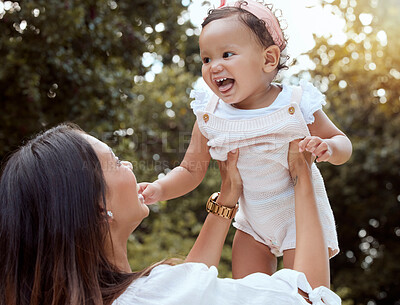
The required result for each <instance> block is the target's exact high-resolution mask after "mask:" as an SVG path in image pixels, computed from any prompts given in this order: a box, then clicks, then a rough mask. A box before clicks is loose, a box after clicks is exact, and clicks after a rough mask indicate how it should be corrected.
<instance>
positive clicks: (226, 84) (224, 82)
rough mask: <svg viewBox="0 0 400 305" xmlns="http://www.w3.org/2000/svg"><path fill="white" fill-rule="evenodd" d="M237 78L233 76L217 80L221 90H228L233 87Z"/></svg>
mask: <svg viewBox="0 0 400 305" xmlns="http://www.w3.org/2000/svg"><path fill="white" fill-rule="evenodd" d="M234 82H235V80H234V79H233V78H226V77H225V78H221V79H217V80H215V83H216V84H217V86H218V89H219V91H220V92H226V91H228V90H229V89H231V88H232V87H233V84H234Z"/></svg>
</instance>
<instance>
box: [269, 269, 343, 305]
mask: <svg viewBox="0 0 400 305" xmlns="http://www.w3.org/2000/svg"><path fill="white" fill-rule="evenodd" d="M272 277H275V279H277V280H278V279H279V280H282V281H283V282H285V283H286V284H289V286H290V287H292V289H293V292H296V293H297V291H298V289H301V290H302V291H304V292H305V293H307V294H308V298H309V300H310V302H311V304H313V305H340V304H342V300H341V299H340V297H339V296H338V295H337V294H336V293H334V292H333V291H332V290H330V289H328V288H326V287H324V286H320V287H317V288H315V289H312V288H311V286H310V284H309V283H308V281H307V278H306V276H305V275H304V273H301V272H297V271H294V270H291V269H281V270H279V271H278V272H276V273H274V274H273V275H272Z"/></svg>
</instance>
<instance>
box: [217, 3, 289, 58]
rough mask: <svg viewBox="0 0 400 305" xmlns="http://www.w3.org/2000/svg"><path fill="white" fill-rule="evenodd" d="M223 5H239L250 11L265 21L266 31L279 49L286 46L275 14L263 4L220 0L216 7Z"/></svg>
mask: <svg viewBox="0 0 400 305" xmlns="http://www.w3.org/2000/svg"><path fill="white" fill-rule="evenodd" d="M223 7H240V8H242V9H244V10H246V11H248V12H249V13H252V14H253V15H254V16H256V17H257V18H258V19H261V20H263V21H264V22H265V27H266V28H267V31H268V33H269V34H270V35H271V37H272V39H273V41H274V43H275V44H276V45H277V46H278V47H279V49H280V50H281V51H283V49H284V48H285V47H286V43H285V39H284V38H283V33H282V30H281V28H280V26H279V22H278V20H277V19H276V17H275V15H274V14H273V13H272V12H271V11H270V10H269V9H268V8H267V7H265V6H264V5H262V4H261V3H258V2H256V1H254V0H246V1H244V2H241V1H229V3H226V0H221V5H220V6H219V7H218V8H223Z"/></svg>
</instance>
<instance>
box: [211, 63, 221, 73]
mask: <svg viewBox="0 0 400 305" xmlns="http://www.w3.org/2000/svg"><path fill="white" fill-rule="evenodd" d="M223 69H224V67H223V66H222V65H221V63H220V62H215V63H214V64H213V65H212V66H211V71H212V72H221V71H222V70H223Z"/></svg>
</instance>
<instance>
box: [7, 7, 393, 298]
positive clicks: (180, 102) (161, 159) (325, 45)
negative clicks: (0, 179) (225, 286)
mask: <svg viewBox="0 0 400 305" xmlns="http://www.w3.org/2000/svg"><path fill="white" fill-rule="evenodd" d="M323 4H324V5H329V6H331V7H332V8H333V10H334V12H335V13H336V14H339V15H341V16H342V17H343V18H344V19H345V20H346V34H347V36H348V40H347V41H346V43H344V44H343V45H335V44H331V43H330V39H329V38H325V37H322V38H321V37H316V46H315V48H314V49H313V50H311V51H310V53H309V56H310V58H311V59H312V60H313V61H314V62H315V64H316V67H315V69H314V70H312V71H307V72H303V73H300V75H298V76H300V77H302V76H303V75H302V74H307V75H308V76H309V75H310V74H311V77H312V79H313V82H314V83H315V85H316V86H318V87H319V88H320V89H321V91H323V92H324V93H325V94H326V96H327V100H328V105H327V107H326V112H327V113H328V115H329V116H330V117H331V118H332V120H333V121H334V122H335V123H337V125H338V126H339V127H340V128H341V129H342V130H343V131H344V132H345V133H346V134H348V135H349V137H350V138H351V139H352V142H353V147H354V152H353V157H352V159H351V160H350V161H349V162H348V163H347V164H346V165H343V166H339V167H335V166H332V165H329V164H326V165H324V164H323V165H321V168H322V171H323V175H324V178H325V181H326V186H327V189H328V193H329V195H330V198H331V204H332V207H333V209H334V212H335V216H336V220H337V224H338V233H339V241H340V247H341V250H342V252H341V253H340V254H339V255H338V256H337V257H335V258H334V259H333V260H332V262H331V265H332V278H333V287H334V289H335V290H336V291H337V292H339V293H340V294H341V296H342V297H343V299H344V300H345V304H354V305H358V304H399V302H400V301H399V288H398V287H400V280H399V276H398V274H399V273H400V272H399V271H400V265H399V264H398V258H399V257H400V223H399V219H400V204H399V201H400V197H399V195H400V189H399V186H400V183H399V181H400V179H399V175H400V160H399V154H398V151H399V148H400V147H399V146H400V139H399V135H398V130H399V129H400V119H399V115H398V114H399V112H400V99H399V96H400V86H399V81H400V59H399V56H398V54H397V53H398V51H397V50H398V49H399V47H400V46H399V44H400V42H399V40H398V39H396V38H398V37H399V36H400V35H399V34H400V33H399V28H398V24H397V23H398V19H399V16H400V11H399V9H400V8H399V2H398V0H380V1H379V0H368V1H367V0H359V1H355V0H340V1H339V0H333V1H326V2H324V3H323ZM2 7H3V8H4V9H3V10H2V9H1V8H2ZM362 14H364V15H362ZM185 16H186V11H185V7H184V6H182V4H181V2H180V1H177V0H174V1H165V0H164V1H163V0H160V1H155V0H150V1H144V0H134V1H127V0H120V1H112V0H99V1H89V0H83V1H79V2H78V1H71V0H66V1H55V0H47V1H44V0H36V1H29V0H28V1H16V2H15V1H4V0H0V31H1V33H2V35H1V36H0V58H1V64H0V158H2V157H3V156H5V155H6V154H7V153H9V152H10V151H11V150H13V149H14V148H16V147H17V146H18V145H19V144H20V143H21V140H22V139H26V138H27V137H30V136H31V135H33V134H35V133H36V132H37V131H39V130H41V129H42V128H47V127H50V126H52V125H55V124H57V123H59V122H62V121H67V120H68V121H74V122H76V123H78V124H79V125H81V126H82V128H83V129H84V130H86V131H89V132H91V133H92V134H93V135H95V136H97V137H100V138H101V139H103V140H104V141H106V142H107V143H108V144H110V146H112V147H113V148H114V149H115V151H116V153H117V154H118V155H120V157H121V158H123V159H127V160H130V161H132V163H133V165H134V171H135V174H136V176H137V179H138V180H139V181H153V180H154V179H156V178H157V177H159V175H164V174H166V173H168V171H169V170H171V169H172V168H173V167H175V166H177V165H178V164H179V162H180V161H181V159H182V157H183V155H184V152H185V149H186V148H187V145H188V143H189V139H190V133H191V129H192V126H193V123H194V115H193V113H192V111H191V109H190V106H189V102H190V100H189V99H188V95H189V92H190V90H191V88H192V86H193V82H194V81H195V79H196V76H198V75H199V72H200V59H199V56H198V47H197V37H196V36H195V35H192V36H190V35H191V33H192V32H193V30H192V29H191V25H190V24H189V23H188V22H187V19H186V17H185ZM361 21H362V22H363V23H364V24H363V23H362V22H361ZM188 34H189V35H188ZM385 37H386V38H385ZM385 41H386V42H385ZM160 67H162V72H161V73H158V72H160V70H161V69H160ZM154 72H157V73H156V74H157V75H154ZM154 76H155V77H154ZM153 77H154V80H153V81H151V82H149V81H148V80H152V79H153ZM219 181H220V180H219V171H218V167H217V165H216V164H215V163H212V164H211V165H210V170H209V171H208V173H207V176H206V178H205V180H204V181H203V183H202V184H201V185H200V186H199V187H198V188H197V189H196V190H195V191H193V192H192V193H190V194H188V195H186V196H184V197H182V198H178V199H176V200H171V201H169V202H168V203H166V202H162V203H160V204H158V205H153V206H151V210H152V213H151V215H150V217H149V218H148V219H146V220H145V221H144V222H143V224H142V225H141V227H140V228H139V230H138V231H136V232H135V234H134V235H132V237H131V240H130V242H129V245H128V252H129V257H130V263H131V265H132V268H133V269H134V270H138V269H141V268H144V267H145V266H148V265H149V264H151V263H154V262H156V261H159V260H161V259H164V258H166V257H176V256H178V257H179V256H184V255H186V254H187V253H188V251H189V249H190V247H191V245H192V244H193V242H194V238H195V237H196V235H197V233H198V232H199V230H200V228H201V224H202V221H203V220H204V217H205V215H206V213H205V210H204V204H205V202H206V200H207V198H208V196H209V195H210V194H211V193H212V192H214V191H216V190H217V189H218V186H219ZM232 234H233V231H231V232H230V234H229V236H228V241H227V243H226V245H225V248H224V251H223V257H222V260H221V265H220V272H221V275H222V276H229V275H230V257H231V246H230V244H231V240H232ZM369 301H373V303H368V302H369ZM396 302H397V303H396Z"/></svg>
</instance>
